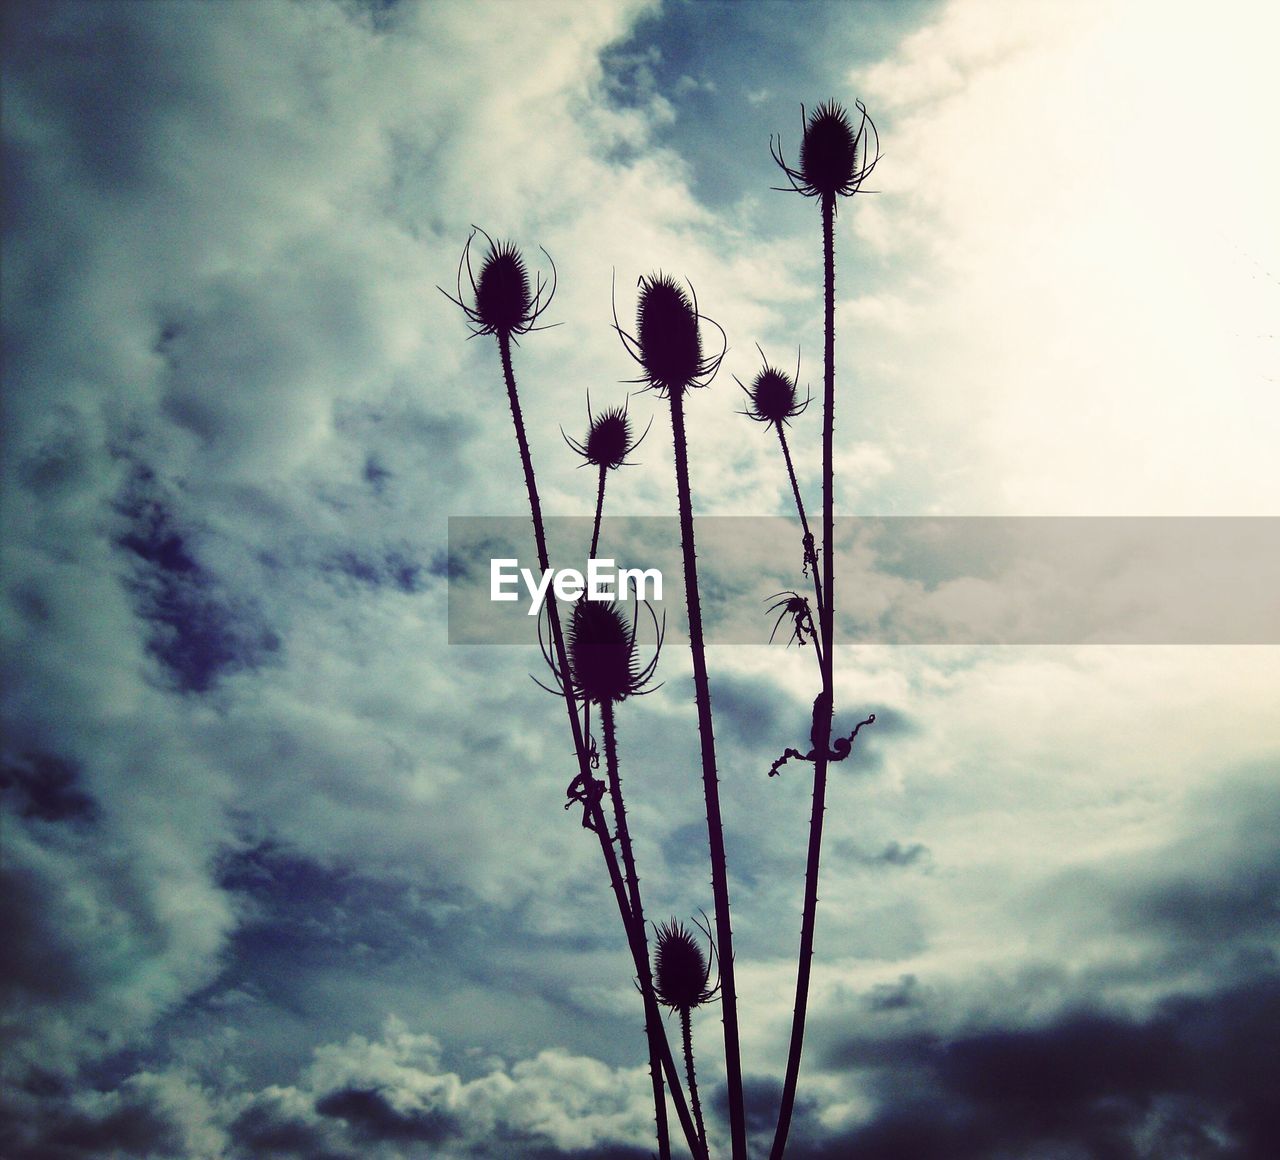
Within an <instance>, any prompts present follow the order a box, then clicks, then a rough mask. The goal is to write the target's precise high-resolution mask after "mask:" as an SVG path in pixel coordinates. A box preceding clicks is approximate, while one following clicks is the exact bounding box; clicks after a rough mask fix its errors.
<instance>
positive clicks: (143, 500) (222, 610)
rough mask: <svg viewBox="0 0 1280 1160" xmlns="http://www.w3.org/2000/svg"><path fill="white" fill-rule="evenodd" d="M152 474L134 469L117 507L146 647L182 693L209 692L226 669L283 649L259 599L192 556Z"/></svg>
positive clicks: (253, 663) (258, 660) (242, 667)
mask: <svg viewBox="0 0 1280 1160" xmlns="http://www.w3.org/2000/svg"><path fill="white" fill-rule="evenodd" d="M166 498H167V497H163V496H162V494H161V493H160V491H159V489H158V487H157V485H156V482H155V477H154V475H153V474H152V473H151V472H150V471H149V470H147V469H145V468H143V469H139V470H137V471H135V473H134V475H133V478H132V480H131V482H130V484H129V486H128V487H127V488H126V490H125V492H124V495H123V496H122V498H121V499H120V500H119V502H118V504H117V511H118V512H119V514H120V516H121V518H122V519H123V521H124V523H125V529H124V530H123V531H122V532H121V534H120V536H119V539H118V541H117V542H118V544H119V546H120V547H121V548H122V549H123V550H124V551H125V552H127V553H128V554H129V555H130V556H131V557H132V561H133V565H134V566H133V569H132V574H131V576H130V579H129V581H128V588H129V590H130V592H131V594H132V596H133V601H134V607H135V609H136V611H137V613H138V615H139V616H140V617H141V618H142V619H143V620H144V621H145V622H146V623H147V625H148V633H147V651H148V652H149V653H150V654H151V655H152V656H154V657H155V658H156V659H157V660H158V661H159V662H160V663H161V665H163V666H164V669H165V670H166V672H167V674H168V676H169V678H170V679H171V680H172V681H173V683H174V685H175V687H176V688H177V689H179V690H180V691H182V692H190V693H205V692H208V691H209V690H210V689H211V688H213V687H214V686H215V685H216V684H217V682H218V680H219V679H220V678H221V677H223V676H225V675H226V674H228V673H234V672H240V671H243V670H245V669H253V668H257V667H258V666H260V665H261V664H263V663H265V662H266V661H267V660H268V659H269V658H271V657H272V656H273V654H275V653H276V652H278V651H279V649H280V643H281V642H280V638H279V636H278V635H277V634H276V633H275V632H274V631H272V630H271V629H270V628H269V627H267V625H266V624H264V623H263V619H262V614H261V613H260V612H259V611H258V610H257V608H256V607H255V602H254V601H252V600H250V599H248V598H246V597H243V596H241V597H237V596H234V595H231V594H229V593H228V592H227V591H226V589H225V587H224V586H223V585H221V584H219V583H218V580H217V578H216V577H215V576H213V575H212V574H211V573H210V572H209V571H208V570H207V569H205V568H204V567H202V566H201V565H200V563H199V561H198V560H197V559H196V556H195V554H194V552H195V549H194V548H193V547H192V545H191V543H190V542H189V537H188V535H187V534H186V533H185V532H184V530H183V529H182V528H181V527H180V525H179V522H178V520H177V518H176V517H175V515H174V513H173V512H172V510H171V509H170V507H169V506H168V504H167V502H166Z"/></svg>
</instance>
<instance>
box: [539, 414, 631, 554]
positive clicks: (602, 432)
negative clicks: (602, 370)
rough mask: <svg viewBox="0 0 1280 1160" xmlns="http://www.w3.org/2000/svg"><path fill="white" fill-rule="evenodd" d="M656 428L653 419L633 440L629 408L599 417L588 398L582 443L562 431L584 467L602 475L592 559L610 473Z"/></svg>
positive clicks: (592, 540) (592, 544)
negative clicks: (585, 427)
mask: <svg viewBox="0 0 1280 1160" xmlns="http://www.w3.org/2000/svg"><path fill="white" fill-rule="evenodd" d="M652 426H653V420H652V419H650V420H649V424H648V426H647V427H645V429H644V431H643V433H642V434H641V436H640V438H639V439H635V440H633V439H632V437H631V421H630V419H629V418H628V415H627V408H626V407H625V406H622V407H610V408H609V409H608V410H607V411H601V412H600V414H598V415H593V414H592V413H591V395H590V394H588V395H587V434H586V436H585V438H584V439H583V440H582V442H581V443H579V442H578V441H577V440H575V439H571V438H569V436H568V435H565V433H564V428H563V427H562V428H561V429H560V434H561V435H562V436H563V437H564V441H565V442H566V443H567V444H568V445H569V446H570V447H571V448H572V449H573V450H574V451H575V452H577V454H579V455H581V456H582V458H583V460H584V462H583V464H582V466H583V467H587V466H591V467H595V468H596V469H597V470H598V471H599V472H600V484H599V487H598V489H597V491H596V518H595V522H594V523H593V524H592V527H591V549H590V551H588V552H587V557H588V559H594V558H595V554H596V548H597V547H599V545H600V518H601V516H602V515H603V514H604V485H605V480H606V479H607V478H608V475H609V472H610V471H616V470H617V469H618V468H619V467H624V466H626V464H627V456H628V455H630V454H631V453H632V452H633V451H634V450H635V449H636V448H637V447H639V446H640V444H641V443H643V442H644V439H645V436H646V435H648V434H649V428H650V427H652Z"/></svg>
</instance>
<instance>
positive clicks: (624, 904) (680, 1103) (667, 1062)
mask: <svg viewBox="0 0 1280 1160" xmlns="http://www.w3.org/2000/svg"><path fill="white" fill-rule="evenodd" d="M497 338H498V351H499V354H500V355H501V358H502V375H503V380H504V381H505V383H506V387H507V401H508V402H509V403H510V405H511V419H512V422H513V423H514V424H515V429H516V443H517V445H518V446H519V449H520V462H521V464H522V466H523V467H524V480H525V488H526V490H527V491H528V493H529V510H530V514H531V516H532V519H533V534H534V540H535V542H536V544H537V550H538V565H539V567H540V568H542V570H543V572H544V573H545V572H546V571H547V570H548V569H549V568H550V567H551V564H550V556H549V553H548V552H547V536H546V530H545V526H544V524H543V518H542V504H541V502H540V501H539V498H538V486H537V482H536V480H535V478H534V473H533V457H532V455H531V454H530V452H529V440H528V438H527V437H526V435H525V430H524V416H523V414H522V412H521V409H520V396H519V394H518V392H517V391H516V378H515V371H514V370H513V369H512V365H511V336H510V335H509V334H506V333H505V332H499V333H498V336H497ZM547 615H548V619H549V621H550V623H551V640H552V647H553V648H554V649H555V656H556V663H557V664H558V666H559V669H560V672H562V673H568V672H569V671H570V670H569V657H568V652H567V650H566V648H565V643H564V631H563V629H562V627H561V624H560V612H559V609H558V607H557V602H556V601H555V600H554V599H552V600H549V601H547ZM565 705H566V706H567V709H568V713H569V729H570V732H571V733H572V734H573V746H574V752H575V753H576V755H577V759H578V770H579V773H580V775H581V776H583V777H584V778H585V779H589V778H590V777H591V759H590V757H589V756H588V751H587V746H586V743H585V741H584V738H583V732H582V722H581V721H579V719H578V711H577V707H576V705H575V702H574V699H573V697H572V696H571V695H570V694H569V693H568V692H566V695H565ZM586 808H588V809H590V811H591V820H592V825H591V828H592V829H594V830H595V832H596V834H597V835H598V837H599V839H600V852H601V853H602V854H603V855H604V861H605V867H606V869H607V870H608V873H609V883H610V885H611V886H612V888H613V893H614V897H615V899H616V900H617V903H618V913H619V914H620V915H621V917H622V925H623V929H624V930H625V932H626V935H627V943H628V945H629V946H630V948H631V957H632V960H633V961H634V964H635V968H636V975H637V977H638V979H639V983H640V994H641V997H642V998H643V1000H644V1008H645V1029H646V1034H648V1035H649V1037H650V1047H651V1050H652V1049H653V1048H654V1047H655V1046H656V1048H657V1054H658V1055H660V1056H661V1057H662V1066H663V1071H664V1073H665V1074H666V1076H667V1083H668V1086H669V1087H670V1089H671V1095H672V1098H673V1100H674V1102H675V1105H676V1114H677V1115H678V1117H679V1119H680V1125H681V1127H682V1128H683V1129H684V1134H685V1139H686V1141H687V1142H688V1144H689V1148H690V1151H692V1152H693V1154H694V1155H695V1156H697V1155H699V1154H700V1153H699V1150H698V1146H697V1143H698V1135H697V1129H696V1127H695V1126H694V1123H693V1120H692V1119H691V1118H690V1115H689V1109H688V1106H687V1103H686V1101H685V1098H684V1091H683V1089H682V1088H681V1086H680V1077H679V1072H678V1071H677V1070H676V1065H675V1060H674V1058H673V1057H672V1054H671V1048H670V1045H669V1044H668V1043H667V1037H666V1032H665V1029H664V1027H663V1025H662V1020H661V1015H660V1013H659V1011H658V1001H657V999H656V997H655V996H654V993H653V979H652V976H651V974H650V970H649V951H648V946H647V940H646V939H645V935H644V930H643V928H642V927H637V924H636V921H635V915H634V914H633V913H632V910H631V905H630V903H629V901H628V899H627V893H626V887H625V885H624V883H623V879H622V874H621V873H620V871H619V869H618V859H617V856H616V854H615V853H614V850H613V843H612V841H611V840H610V838H609V831H608V826H607V824H606V822H605V816H604V810H603V809H602V808H601V807H600V803H599V802H598V801H597V802H594V803H592V804H591V805H590V806H589V807H586ZM650 1029H653V1030H650ZM658 1040H660V1042H656V1041H658ZM656 1102H657V1103H661V1102H662V1101H656ZM655 1115H656V1116H662V1115H665V1108H663V1110H662V1111H661V1112H660V1111H658V1109H657V1107H655Z"/></svg>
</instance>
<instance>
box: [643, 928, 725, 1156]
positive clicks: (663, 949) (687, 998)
mask: <svg viewBox="0 0 1280 1160" xmlns="http://www.w3.org/2000/svg"><path fill="white" fill-rule="evenodd" d="M703 933H704V934H705V935H706V936H707V939H708V941H709V942H710V944H711V947H712V950H713V952H714V949H715V940H714V939H712V937H711V932H710V930H707V929H705V928H704V929H703ZM654 941H655V943H656V944H657V949H656V950H655V952H654V959H653V985H654V989H655V990H656V991H657V994H658V1002H660V1003H662V1004H664V1005H665V1006H667V1007H670V1008H671V1009H672V1010H673V1011H678V1012H679V1013H680V1039H681V1043H682V1044H683V1046H684V1066H685V1075H686V1078H687V1079H688V1081H689V1102H690V1103H692V1104H693V1118H694V1121H695V1122H696V1123H697V1125H698V1138H699V1139H700V1140H701V1141H702V1147H703V1150H704V1151H705V1150H706V1147H707V1128H706V1125H705V1124H704V1123H703V1121H702V1101H701V1100H700V1099H699V1098H698V1079H697V1073H696V1071H695V1070H694V1066H693V1027H692V1023H691V1021H690V1018H689V1015H690V1012H692V1011H693V1010H694V1009H695V1008H696V1007H701V1006H702V1004H703V1003H706V1002H707V1001H708V1000H710V999H712V998H714V997H715V995H716V992H717V991H718V990H719V989H720V988H719V984H716V985H715V986H712V985H711V956H710V955H706V954H703V952H702V947H701V946H700V945H699V944H698V940H697V939H696V938H695V937H694V936H693V933H692V932H691V931H690V930H689V928H688V927H686V926H685V925H684V924H683V923H682V922H677V921H676V919H674V918H672V919H671V921H670V922H664V923H663V924H662V925H661V926H659V927H658V929H657V931H656V932H655V935H654Z"/></svg>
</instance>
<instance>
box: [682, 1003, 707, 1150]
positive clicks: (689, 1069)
mask: <svg viewBox="0 0 1280 1160" xmlns="http://www.w3.org/2000/svg"><path fill="white" fill-rule="evenodd" d="M680 1033H681V1038H682V1039H683V1040H684V1070H685V1075H686V1076H687V1077H688V1079H689V1100H690V1102H691V1103H692V1104H693V1118H694V1120H695V1121H696V1122H697V1125H698V1138H699V1139H700V1140H701V1141H702V1150H703V1151H704V1152H705V1151H706V1148H707V1126H706V1124H704V1123H703V1122H702V1101H701V1100H700V1099H698V1080H697V1077H696V1076H695V1075H694V1073H693V1028H692V1026H691V1025H690V1020H689V1008H688V1007H681V1008H680Z"/></svg>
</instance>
